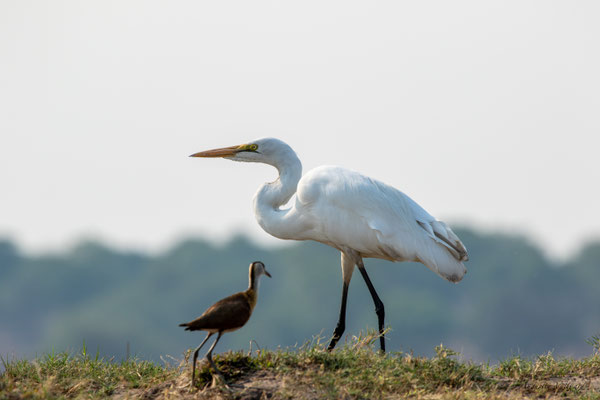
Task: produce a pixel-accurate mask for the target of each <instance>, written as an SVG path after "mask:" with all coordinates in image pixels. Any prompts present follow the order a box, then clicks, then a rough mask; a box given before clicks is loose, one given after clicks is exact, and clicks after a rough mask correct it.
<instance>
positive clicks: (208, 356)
mask: <svg viewBox="0 0 600 400" xmlns="http://www.w3.org/2000/svg"><path fill="white" fill-rule="evenodd" d="M222 335H223V332H219V335H218V336H217V340H215V342H214V343H213V345H212V346H210V349H209V350H208V353H206V358H208V362H209V363H210V365H211V366H212V367H213V369H214V370H215V372H216V373H217V374H219V375H221V376H223V374H222V373H221V371H219V370H218V369H217V366H216V365H215V363H214V362H213V359H212V351H213V349H214V348H215V346H216V345H217V342H218V341H219V339H221V336H222Z"/></svg>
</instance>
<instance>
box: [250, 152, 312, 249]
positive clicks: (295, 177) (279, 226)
mask: <svg viewBox="0 0 600 400" xmlns="http://www.w3.org/2000/svg"><path fill="white" fill-rule="evenodd" d="M271 165H273V166H274V167H275V168H277V170H278V171H279V178H278V179H277V180H276V181H275V182H271V183H265V184H264V185H262V186H261V187H260V189H258V192H256V195H255V196H254V212H255V214H256V220H257V221H258V223H259V225H260V226H261V227H262V228H263V229H264V230H265V231H267V232H268V233H269V234H271V235H273V236H275V237H278V238H280V239H288V238H290V237H288V235H289V233H290V232H289V231H290V228H292V227H291V226H290V225H289V224H286V216H288V214H289V212H290V210H291V209H286V210H282V209H280V207H281V206H283V205H285V204H286V203H287V202H288V201H289V200H290V198H291V197H292V196H293V195H294V193H296V189H297V187H298V181H300V178H301V177H302V163H301V162H300V159H298V156H296V153H294V152H293V151H290V152H289V153H287V154H286V155H285V157H282V158H281V159H279V160H276V161H274V162H273V163H272V164H271Z"/></svg>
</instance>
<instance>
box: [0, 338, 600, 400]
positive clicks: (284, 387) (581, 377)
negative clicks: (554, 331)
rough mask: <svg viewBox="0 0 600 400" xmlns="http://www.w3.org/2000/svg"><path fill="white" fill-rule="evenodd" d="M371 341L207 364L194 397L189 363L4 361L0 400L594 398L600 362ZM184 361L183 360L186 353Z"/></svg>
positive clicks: (598, 392) (59, 358)
mask: <svg viewBox="0 0 600 400" xmlns="http://www.w3.org/2000/svg"><path fill="white" fill-rule="evenodd" d="M376 339H377V335H375V334H370V335H366V336H363V337H358V338H354V340H352V341H351V342H350V343H349V344H346V345H345V346H343V347H341V348H339V349H337V350H336V351H334V352H332V353H328V352H326V351H325V350H324V347H325V346H324V345H323V344H322V343H320V341H319V340H318V339H317V340H315V341H313V342H312V343H309V344H306V345H304V346H302V347H300V348H298V349H292V350H278V351H262V350H258V351H255V352H253V353H252V354H249V353H244V352H228V353H224V354H219V355H216V356H215V357H214V358H215V362H216V363H217V364H218V366H219V368H220V369H221V371H222V372H223V374H224V376H225V380H226V382H227V384H226V385H225V384H223V383H220V382H215V384H213V382H212V381H213V380H212V375H211V373H210V371H209V369H208V367H207V365H205V363H202V365H201V366H200V368H199V371H198V374H199V375H198V379H197V382H198V383H197V387H196V388H191V387H190V383H191V379H190V378H191V377H190V372H191V366H190V365H189V359H188V357H186V359H184V360H183V361H181V362H177V363H175V364H176V365H169V364H166V366H159V365H157V364H154V363H149V362H145V361H126V362H120V363H119V362H112V361H110V360H109V361H107V360H102V359H98V357H94V358H91V357H89V355H87V354H86V353H85V350H84V352H83V353H82V354H79V355H76V356H70V355H67V354H59V355H47V356H45V357H42V358H40V359H37V360H34V361H10V362H8V361H4V368H5V372H4V373H3V374H2V375H1V376H0V399H11V400H12V399H25V398H27V399H42V398H44V399H46V398H51V399H60V398H69V399H71V398H73V399H79V398H85V399H95V398H105V397H113V398H122V399H127V398H135V399H168V398H189V399H192V398H193V399H208V398H210V399H213V398H220V399H245V400H250V399H292V398H293V399H339V398H343V399H380V398H381V399H400V398H416V399H459V398H460V399H517V398H518V399H522V398H529V399H534V398H535V399H539V398H544V399H546V398H548V399H554V398H581V399H600V354H599V353H598V352H596V354H594V355H593V356H591V357H589V358H586V359H581V360H572V359H556V358H554V357H553V356H552V355H551V354H546V355H542V356H539V357H537V358H535V359H523V358H520V357H513V358H509V359H507V360H505V361H503V362H501V363H499V364H498V365H493V366H491V365H487V364H474V363H470V362H462V361H459V360H457V357H456V353H454V352H453V351H452V350H450V349H447V348H445V347H443V346H439V347H437V348H436V356H435V357H433V358H421V357H413V356H412V355H410V354H404V353H391V354H386V355H381V354H379V353H377V352H375V351H373V343H374V341H375V340H376ZM188 356H189V354H188Z"/></svg>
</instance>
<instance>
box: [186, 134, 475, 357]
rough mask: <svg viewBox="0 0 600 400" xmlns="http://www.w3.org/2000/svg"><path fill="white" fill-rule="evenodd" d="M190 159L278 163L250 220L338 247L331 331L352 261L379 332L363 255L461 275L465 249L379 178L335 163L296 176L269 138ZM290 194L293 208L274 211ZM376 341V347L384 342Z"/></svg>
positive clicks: (293, 160) (284, 151)
mask: <svg viewBox="0 0 600 400" xmlns="http://www.w3.org/2000/svg"><path fill="white" fill-rule="evenodd" d="M193 156H195V157H224V158H228V159H231V160H234V161H244V162H261V163H265V164H269V165H272V166H274V167H275V168H277V170H278V171H279V178H278V179H277V180H275V181H274V182H271V183H265V184H264V185H262V186H261V187H260V189H259V190H258V192H257V193H256V195H255V196H254V211H255V214H256V219H257V221H258V223H259V224H260V226H261V227H262V228H263V229H264V230H265V231H267V232H268V233H269V234H271V235H273V236H275V237H278V238H281V239H292V240H315V241H318V242H321V243H325V244H327V245H330V246H332V247H334V248H336V249H338V250H340V251H341V252H342V271H343V277H344V293H343V298H342V311H343V312H342V313H341V314H340V322H339V323H338V328H336V334H337V333H339V334H340V335H341V333H340V331H342V332H343V325H344V321H343V319H344V317H345V296H346V293H347V285H348V283H349V282H350V278H351V276H352V272H353V270H354V265H357V266H358V267H359V269H360V270H361V273H362V274H363V277H364V278H365V281H366V282H367V285H368V286H369V290H370V291H371V294H372V295H373V299H374V301H375V303H376V307H377V308H378V309H379V308H380V309H381V316H380V330H382V328H383V327H382V323H383V304H382V303H381V301H380V300H379V298H378V297H377V294H376V293H375V290H374V289H373V288H372V285H371V283H370V281H369V279H368V276H367V275H366V271H365V270H364V265H363V263H362V258H363V257H367V258H382V259H385V260H390V261H418V262H421V263H423V264H424V265H426V266H427V267H428V268H429V269H431V270H432V271H433V272H435V273H437V274H438V275H440V276H441V277H443V278H444V279H447V280H449V281H451V282H458V281H460V280H461V279H462V278H463V276H464V274H465V273H466V268H465V266H464V265H463V262H464V261H466V260H467V259H468V257H467V251H466V249H465V247H464V245H463V244H462V242H461V241H460V239H459V238H458V237H457V236H456V234H454V232H453V231H452V230H451V229H450V227H449V226H448V225H446V224H445V223H444V222H442V221H438V220H436V219H435V218H434V217H432V216H431V215H430V214H429V213H428V212H427V211H425V210H424V209H423V208H422V207H421V206H419V205H418V204H417V203H416V202H414V201H413V200H412V199H411V198H410V197H408V196H407V195H405V194H404V193H402V192H401V191H399V190H397V189H395V188H393V187H391V186H389V185H386V184H385V183H382V182H379V181H377V180H375V179H372V178H369V177H367V176H364V175H361V174H360V173H358V172H355V171H352V170H349V169H345V168H341V167H335V166H322V167H318V168H315V169H313V170H311V171H309V172H308V173H307V174H306V175H304V176H303V177H302V164H301V162H300V160H299V159H298V157H297V155H296V153H295V152H294V151H293V150H292V148H291V147H290V146H288V145H287V144H286V143H284V142H282V141H281V140H278V139H274V138H264V139H258V140H255V141H253V142H250V143H249V144H245V145H241V146H232V147H227V148H222V149H216V150H209V151H205V152H200V153H196V154H194V155H193ZM294 194H296V199H295V201H294V203H293V206H292V207H290V208H287V209H281V207H282V206H283V205H285V204H286V203H287V202H288V201H289V200H290V199H291V197H292V196H293V195H294ZM378 302H379V303H381V304H378ZM342 314H343V315H342ZM379 314H380V313H379V312H378V315H379ZM340 325H341V329H340ZM336 334H334V339H335V336H336ZM340 335H337V336H340ZM338 339H339V337H338ZM335 342H337V340H335ZM335 342H333V341H332V345H330V348H332V347H333V346H335ZM381 344H382V349H383V348H384V342H383V340H382V342H381Z"/></svg>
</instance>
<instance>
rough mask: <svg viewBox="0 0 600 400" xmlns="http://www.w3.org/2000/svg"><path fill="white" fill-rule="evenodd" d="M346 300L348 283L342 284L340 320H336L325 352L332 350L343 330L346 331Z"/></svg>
mask: <svg viewBox="0 0 600 400" xmlns="http://www.w3.org/2000/svg"><path fill="white" fill-rule="evenodd" d="M347 300H348V282H344V287H343V289H342V307H341V308H340V318H339V320H338V323H337V326H336V327H335V330H334V331H333V338H331V342H329V346H328V347H327V351H331V350H333V348H334V347H335V345H336V344H337V342H338V340H340V338H341V337H342V334H343V333H344V330H345V329H346V301H347Z"/></svg>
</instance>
